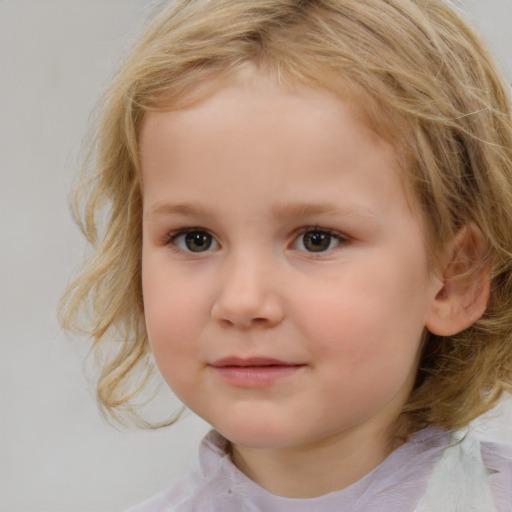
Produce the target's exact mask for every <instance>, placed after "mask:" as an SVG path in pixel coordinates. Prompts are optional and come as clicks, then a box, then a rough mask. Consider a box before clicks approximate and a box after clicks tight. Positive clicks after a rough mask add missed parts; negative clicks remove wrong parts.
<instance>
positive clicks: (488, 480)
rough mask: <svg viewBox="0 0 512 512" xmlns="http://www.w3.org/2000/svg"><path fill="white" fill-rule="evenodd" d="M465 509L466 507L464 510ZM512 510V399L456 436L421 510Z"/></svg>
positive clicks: (503, 401)
mask: <svg viewBox="0 0 512 512" xmlns="http://www.w3.org/2000/svg"><path fill="white" fill-rule="evenodd" d="M464 507H466V508H464ZM437 509H440V510H444V511H446V512H452V511H453V512H458V511H460V510H471V511H474V512H510V511H511V510H512V397H511V396H510V395H504V396H503V398H502V399H501V400H500V402H499V403H498V405H497V406H496V407H495V408H494V409H492V410H490V411H489V412H487V413H486V414H484V415H482V416H480V417H479V418H477V419H476V420H475V421H473V422H472V423H471V424H470V425H469V426H468V427H466V428H464V429H462V430H460V431H456V432H453V433H452V435H451V442H450V444H449V446H448V447H447V448H446V450H445V452H444V455H443V457H442V459H441V461H440V462H439V463H438V465H437V466H436V468H435V470H434V472H433V474H432V476H431V479H430V481H429V484H428V487H427V492H426V494H425V496H424V497H423V499H422V501H421V502H420V504H419V506H418V508H417V509H416V512H424V511H425V512H426V511H432V510H437Z"/></svg>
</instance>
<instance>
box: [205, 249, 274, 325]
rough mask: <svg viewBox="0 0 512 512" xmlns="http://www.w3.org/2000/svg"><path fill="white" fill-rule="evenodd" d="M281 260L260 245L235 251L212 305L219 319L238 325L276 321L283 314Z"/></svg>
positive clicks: (227, 263) (226, 267)
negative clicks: (279, 285)
mask: <svg viewBox="0 0 512 512" xmlns="http://www.w3.org/2000/svg"><path fill="white" fill-rule="evenodd" d="M276 265H277V262H276V261H274V260H273V258H272V257H271V256H269V255H263V254H261V251H260V250H258V249H256V248H254V247H253V248H251V247H245V248H243V249H238V250H236V251H232V253H231V254H230V255H229V256H228V257H226V259H225V260H224V262H223V268H222V271H221V279H220V286H219V292H218V295H217V297H216V300H215V303H214V305H213V308H212V316H213V317H214V319H215V320H216V321H218V322H221V323H224V324H230V325H236V326H238V327H243V328H246V327H249V326H251V325H253V324H262V323H264V324H269V325H274V324H276V323H278V322H279V321H280V319H281V318H282V304H281V303H280V302H281V301H280V298H279V293H278V291H277V289H276V283H275V279H274V277H275V271H276Z"/></svg>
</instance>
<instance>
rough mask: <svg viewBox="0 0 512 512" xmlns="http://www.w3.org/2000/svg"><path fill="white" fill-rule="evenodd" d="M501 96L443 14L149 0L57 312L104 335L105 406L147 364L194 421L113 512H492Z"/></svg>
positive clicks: (511, 485) (509, 460) (270, 0)
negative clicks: (182, 468) (171, 465)
mask: <svg viewBox="0 0 512 512" xmlns="http://www.w3.org/2000/svg"><path fill="white" fill-rule="evenodd" d="M507 91H508V87H507V84H506V83H505V81H504V79H503V78H502V77H501V75H500V73H499V72H498V71H497V67H496V65H495V63H494V61H493V58H492V57H491V55H490V54H489V52H488V51H487V50H486V48H485V46H484V44H483V43H482V41H481V40H480V39H479V38H478V37H477V36H476V35H475V33H474V32H473V31H472V29H471V28H470V27H468V25H467V24H466V22H465V21H463V19H462V18H461V16H460V15H459V14H457V13H456V12H455V10H454V8H453V7H450V6H449V5H447V3H446V2H445V1H442V0H421V1H419V0H309V1H308V0H258V1H255V0H252V1H251V0H209V1H208V0H175V1H173V2H169V6H168V8H166V9H165V10H163V11H162V13H161V14H160V15H159V16H158V17H157V18H156V19H155V21H153V22H152V24H151V25H150V26H149V27H148V29H147V31H146V32H145V34H144V35H143V36H142V37H141V38H140V40H139V42H138V44H137V45H136V46H135V48H134V49H133V51H132V53H131V54H130V56H129V58H128V59H127V60H126V62H125V63H124V65H123V67H122V68H121V70H120V72H119V74H118V76H117V77H116V79H115V81H114V83H113V85H112V87H111V88H110V90H109V92H108V94H107V95H106V97H105V102H104V106H103V109H102V112H101V119H100V124H99V126H98V128H97V132H96V133H97V135H96V138H95V142H94V144H93V146H92V147H93V151H92V152H91V155H92V156H91V159H90V162H92V166H93V168H94V174H93V175H92V177H88V178H86V181H85V182H84V184H83V186H82V187H81V188H80V189H79V191H78V195H77V197H76V202H75V204H76V208H77V215H78V216H79V217H80V219H81V221H80V222H81V226H82V229H83V231H84V233H85V235H86V236H87V237H88V239H89V241H90V242H91V244H92V245H93V246H94V248H95V252H94V255H93V257H92V259H91V260H90V261H89V263H88V265H87V266H86V268H85V270H84V271H83V273H82V275H81V276H80V277H79V278H78V279H77V281H75V283H73V284H72V285H71V287H70V289H69V290H68V292H67V294H66V296H65V297H64V299H63V301H64V302H63V310H62V311H63V318H64V320H65V325H66V326H67V327H68V328H75V329H77V319H78V318H79V315H80V314H81V312H82V311H86V312H87V313H88V315H89V317H88V325H90V328H88V327H85V328H84V327H82V330H83V331H85V332H87V333H88V334H89V335H90V336H91V337H92V339H93V340H94V345H95V347H96V348H97V349H98V350H99V349H100V348H101V347H102V346H103V345H104V342H105V341H107V340H111V341H112V340H117V341H116V343H115V346H116V347H118V349H117V351H116V352H115V353H114V354H113V355H112V354H111V357H110V358H109V359H108V360H106V361H104V363H103V368H102V373H101V376H100V378H99V383H98V399H99V403H100V405H101V406H102V407H103V408H104V409H105V410H106V411H108V412H109V413H110V414H112V415H114V416H116V415H119V414H120V413H121V412H127V413H130V412H133V409H131V406H130V404H131V402H132V399H133V398H134V397H135V396H136V395H137V394H138V393H139V391H141V390H142V389H143V388H144V386H145V384H146V383H147V379H148V376H149V372H150V370H151V367H150V361H151V357H154V360H155V362H156V365H157V366H158V368H159V370H160V372H161V374H162V375H163V377H164V379H165V380H166V381H167V383H168V384H169V386H170V387H171V388H172V389H173V391H174V392H175V393H176V395H177V396H178V397H179V398H180V399H181V400H182V401H183V403H184V404H185V406H187V407H189V408H190V409H192V410H193V411H195V412H196V413H197V414H198V415H199V416H201V417H202V418H204V419H205V420H206V421H207V422H208V423H210V424H211V425H212V427H213V429H214V430H213V431H212V432H211V433H210V434H209V435H208V436H207V437H206V439H205V440H204V442H203V444H202V446H201V453H200V466H199V468H198V469H197V470H196V471H195V472H193V473H192V474H191V475H189V476H187V477H185V478H184V479H183V480H182V481H180V482H179V483H178V484H176V485H175V486H174V487H172V488H171V489H170V490H167V491H164V492H163V493H161V494H160V495H158V496H157V497H155V498H153V499H150V500H149V501H147V502H146V503H144V504H142V505H140V506H138V507H135V508H133V509H131V510H132V511H133V512H149V511H164V510H165V511H180V512H181V511H206V510H212V511H220V512H230V511H240V510H248V511H249V510H251V511H255V510H262V511H285V510H286V511H299V512H300V511H323V512H325V511H341V510H350V511H364V512H371V511H379V512H386V511H393V512H406V511H407V512H412V511H414V510H415V511H439V510H442V511H443V512H452V511H461V512H467V511H470V510H471V511H478V512H488V511H500V512H504V511H510V510H512V435H511V432H510V430H511V427H510V423H509V422H510V420H511V419H512V413H511V411H510V409H511V407H510V399H509V398H508V394H506V393H505V391H509V390H510V387H511V381H512V343H511V341H512V314H511V311H512V236H511V233H512V118H511V105H510V98H509V95H508V92H507ZM82 204H84V205H85V206H84V209H83V210H81V208H82V206H81V205H82ZM102 220H104V221H106V223H105V226H106V227H105V230H104V232H101V235H100V234H99V233H100V231H99V225H101V222H100V221H102ZM150 354H151V355H150Z"/></svg>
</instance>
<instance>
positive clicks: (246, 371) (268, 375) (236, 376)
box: [211, 365, 304, 388]
mask: <svg viewBox="0 0 512 512" xmlns="http://www.w3.org/2000/svg"><path fill="white" fill-rule="evenodd" d="M303 367H304V365H282V366H280V365H272V366H218V367H216V366H212V367H211V368H212V369H213V370H214V371H215V372H216V373H217V374H218V375H220V376H221V377H222V379H223V380H225V381H226V382H228V383H229V384H231V385H233V386H238V387H244V388H254V387H267V386H271V385H272V384H275V383H276V382H278V381H280V380H282V379H285V378H287V377H291V376H292V375H294V374H296V373H297V372H299V371H300V370H301V369H302V368H303Z"/></svg>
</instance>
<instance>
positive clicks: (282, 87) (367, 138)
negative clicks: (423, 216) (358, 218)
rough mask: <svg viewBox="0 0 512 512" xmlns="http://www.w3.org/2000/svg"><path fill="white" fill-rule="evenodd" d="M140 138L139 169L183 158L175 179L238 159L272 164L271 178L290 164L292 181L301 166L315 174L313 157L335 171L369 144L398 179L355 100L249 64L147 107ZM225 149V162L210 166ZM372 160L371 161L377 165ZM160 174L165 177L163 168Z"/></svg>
mask: <svg viewBox="0 0 512 512" xmlns="http://www.w3.org/2000/svg"><path fill="white" fill-rule="evenodd" d="M256 139H257V142H256ZM226 141H227V143H226ZM247 141H249V144H247ZM252 141H254V144H252ZM140 145H141V163H142V169H143V171H144V170H145V169H146V171H147V169H148V167H151V168H152V169H155V168H158V169H171V168H176V167H179V168H181V165H182V163H183V162H184V161H186V166H188V167H187V169H188V172H187V173H173V174H174V176H173V177H174V179H175V180H177V179H178V175H179V179H181V180H194V179H196V180H197V179H201V181H202V182H207V181H208V180H211V179H214V178H213V176H212V172H208V173H203V174H202V175H201V176H200V177H199V176H197V175H196V176H194V173H195V172H197V170H198V169H199V170H201V169H215V171H214V173H213V174H215V175H216V176H217V177H220V176H221V175H222V173H224V172H232V170H231V169H229V167H230V166H231V164H232V162H233V161H237V162H238V164H237V165H239V166H243V167H244V168H249V167H250V166H251V165H253V168H252V171H253V173H254V175H255V176H256V177H257V176H258V175H259V174H261V172H262V171H261V169H259V168H258V165H261V166H266V167H269V166H270V167H271V168H272V169H274V170H275V172H274V174H273V175H272V180H274V181H277V180H278V179H279V176H285V173H283V172H280V170H281V169H285V168H288V169H297V172H296V173H291V174H288V175H287V179H293V180H294V183H295V184H296V182H297V181H299V180H303V181H304V182H307V181H308V180H309V178H310V176H309V175H308V173H309V174H310V175H312V174H314V173H315V168H316V167H317V166H320V165H324V166H325V167H326V168H327V167H329V168H332V169H333V170H336V171H337V170H338V168H339V165H338V161H343V165H344V166H346V167H351V168H354V169H357V168H358V166H359V165H360V162H361V161H365V160H366V159H368V152H367V149H368V148H372V151H373V153H374V154H378V155H379V158H381V159H383V158H385V159H386V160H387V161H388V162H389V165H390V167H392V168H393V169H394V172H396V173H398V174H399V176H398V181H399V182H400V183H401V182H403V179H402V175H401V174H402V170H401V169H400V165H399V164H398V162H397V158H396V151H395V148H394V146H393V145H392V144H390V143H389V142H388V141H386V140H384V139H383V138H382V137H380V135H379V134H378V133H377V132H376V131H375V130H374V129H373V126H372V125H371V124H370V123H369V122H368V116H366V114H365V111H364V109H363V108H362V107H361V105H360V104H359V103H355V102H354V101H347V100H344V99H343V98H340V96H339V95H337V94H335V93H333V92H332V91H328V90H325V89H321V88H317V87H316V88H315V87H308V86H304V85H297V84H295V85H294V86H293V87H291V86H289V85H287V84H283V83H278V81H277V80H276V78H275V77H274V76H272V75H271V74H263V73H257V72H255V71H254V70H250V71H248V72H246V73H245V74H239V75H237V76H236V77H235V78H233V77H230V78H229V79H226V77H222V78H217V77H216V78H213V79H211V80H208V81H204V82H201V83H199V84H197V85H196V86H195V87H194V88H193V89H191V90H189V91H188V92H187V95H185V96H183V98H182V99H181V101H180V102H178V103H176V104H175V106H174V108H173V109H172V110H167V111H164V112H160V113H158V112H156V113H155V112H152V113H148V114H147V115H146V116H145V119H144V123H143V127H142V131H141V137H140ZM298 146H302V147H298ZM226 153H228V154H229V158H228V164H225V163H223V164H222V165H220V164H219V165H217V166H215V165H214V163H215V162H220V161H222V159H224V158H225V157H226ZM304 159H309V167H308V166H304V165H303V164H304ZM337 160H338V161H337ZM258 162H260V163H259V164H258ZM379 163H380V162H379V161H378V160H376V161H375V162H374V163H373V164H372V165H373V166H374V168H375V172H376V173H377V172H379ZM304 169H306V174H305V173H304V172H303V171H304ZM144 174H145V173H144V172H143V182H144V181H145V178H144ZM152 174H153V176H154V177H156V176H155V173H154V172H153V173H152ZM234 177H238V176H237V174H236V173H232V175H231V179H234ZM395 178H396V177H395ZM161 179H162V180H163V179H166V176H164V173H162V175H161ZM245 179H248V178H247V177H246V178H245ZM267 179H268V177H267ZM154 181H155V180H153V182H154ZM284 185H285V184H283V189H284V190H285V191H286V187H285V186H284ZM403 191H404V189H403V188H402V192H403Z"/></svg>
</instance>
